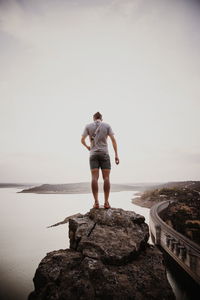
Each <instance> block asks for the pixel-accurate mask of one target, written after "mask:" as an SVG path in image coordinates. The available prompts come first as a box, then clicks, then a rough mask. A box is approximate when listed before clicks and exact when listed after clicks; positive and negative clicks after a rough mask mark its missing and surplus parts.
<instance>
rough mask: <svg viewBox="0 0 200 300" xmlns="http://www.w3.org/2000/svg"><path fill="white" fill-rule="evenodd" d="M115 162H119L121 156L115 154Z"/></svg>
mask: <svg viewBox="0 0 200 300" xmlns="http://www.w3.org/2000/svg"><path fill="white" fill-rule="evenodd" d="M115 163H116V165H118V164H119V157H118V156H115Z"/></svg>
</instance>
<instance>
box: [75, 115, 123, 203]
mask: <svg viewBox="0 0 200 300" xmlns="http://www.w3.org/2000/svg"><path fill="white" fill-rule="evenodd" d="M102 120H103V119H102V115H101V114H100V113H99V112H97V113H95V114H94V115H93V121H94V122H93V123H90V124H87V125H86V126H85V129H84V131H83V133H82V138H81V143H82V144H83V145H84V146H85V147H86V148H87V149H88V150H89V151H90V156H89V163H90V170H91V175H92V182H91V187H92V193H93V196H94V201H95V202H94V206H93V207H94V208H99V200H98V179H99V168H101V171H102V177H103V180H104V185H103V189H104V208H110V204H109V201H108V198H109V193H110V178H109V176H110V170H111V162H110V155H109V152H108V144H107V137H108V136H109V137H110V139H111V141H112V145H113V148H114V151H115V163H116V164H117V165H118V164H119V157H118V153H117V142H116V140H115V137H114V132H113V131H112V128H111V127H110V125H109V124H107V123H105V122H102ZM87 136H89V138H90V146H88V145H87V144H86V142H85V139H86V137H87Z"/></svg>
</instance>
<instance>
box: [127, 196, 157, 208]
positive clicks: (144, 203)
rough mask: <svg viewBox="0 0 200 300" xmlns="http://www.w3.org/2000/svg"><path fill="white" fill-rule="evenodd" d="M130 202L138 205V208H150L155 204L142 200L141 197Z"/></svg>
mask: <svg viewBox="0 0 200 300" xmlns="http://www.w3.org/2000/svg"><path fill="white" fill-rule="evenodd" d="M131 201H132V203H133V204H135V205H138V206H140V207H145V208H151V207H152V206H153V205H154V204H155V203H156V201H150V200H146V201H145V200H142V198H141V196H137V197H135V198H132V199H131Z"/></svg>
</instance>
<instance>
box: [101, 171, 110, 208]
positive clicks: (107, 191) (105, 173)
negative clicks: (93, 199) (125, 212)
mask: <svg viewBox="0 0 200 300" xmlns="http://www.w3.org/2000/svg"><path fill="white" fill-rule="evenodd" d="M102 176H103V180H104V184H103V190H104V207H106V208H108V207H110V204H109V201H108V198H109V194H110V169H102Z"/></svg>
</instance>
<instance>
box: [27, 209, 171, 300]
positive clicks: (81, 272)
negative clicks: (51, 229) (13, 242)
mask: <svg viewBox="0 0 200 300" xmlns="http://www.w3.org/2000/svg"><path fill="white" fill-rule="evenodd" d="M144 221H145V220H144V217H143V216H141V215H138V214H136V213H134V212H133V211H124V210H122V209H116V208H112V209H108V210H106V209H103V208H100V209H91V210H90V212H88V213H87V214H85V215H81V214H79V215H78V216H76V217H72V218H71V219H69V238H70V249H65V250H57V251H53V252H50V253H48V254H47V256H46V257H45V258H44V259H43V260H42V261H41V263H40V264H39V266H38V268H37V270H36V273H35V276H34V285H35V291H34V292H32V293H31V294H30V295H29V298H28V299H29V300H44V299H45V300H46V299H49V300H50V299H51V300H67V299H70V300H73V299H74V300H75V299H87V300H90V299H121V300H122V299H123V300H126V299H136V300H146V299H160V300H162V299H163V300H164V299H170V300H172V299H175V297H174V295H173V293H172V290H171V287H170V285H169V283H168V281H167V278H166V273H165V267H164V265H163V259H162V254H161V253H160V251H158V250H157V249H156V248H155V247H154V246H150V245H149V244H148V243H147V241H148V238H149V230H148V225H147V224H146V223H145V222H144Z"/></svg>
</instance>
